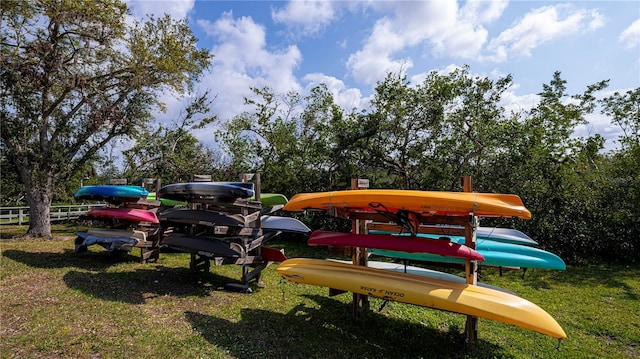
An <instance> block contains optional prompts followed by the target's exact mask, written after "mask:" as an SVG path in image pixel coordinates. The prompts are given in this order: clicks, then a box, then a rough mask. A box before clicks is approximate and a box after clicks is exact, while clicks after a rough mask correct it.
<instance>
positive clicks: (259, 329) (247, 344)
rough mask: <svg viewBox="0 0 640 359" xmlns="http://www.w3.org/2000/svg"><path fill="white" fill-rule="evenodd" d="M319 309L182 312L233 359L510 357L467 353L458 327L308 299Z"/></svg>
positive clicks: (484, 346)
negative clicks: (356, 313)
mask: <svg viewBox="0 0 640 359" xmlns="http://www.w3.org/2000/svg"><path fill="white" fill-rule="evenodd" d="M306 297H308V298H310V299H312V300H314V301H315V302H317V303H318V304H319V305H320V308H311V307H307V306H305V305H304V304H300V305H297V306H295V307H294V308H293V309H291V310H290V311H289V312H288V313H286V314H282V313H275V312H270V311H266V310H262V309H251V308H245V309H242V313H241V314H242V317H241V319H240V321H239V322H237V323H235V322H231V321H228V320H226V319H221V318H216V317H214V316H211V315H206V314H201V313H196V312H191V311H188V312H185V317H186V319H187V320H188V321H189V322H190V323H191V326H192V327H193V329H194V330H196V331H197V332H199V333H200V335H201V336H202V337H203V338H204V339H206V340H207V341H208V342H209V343H211V344H213V345H215V346H217V347H222V348H224V349H225V350H227V351H228V353H229V354H230V355H231V356H233V357H237V358H257V357H262V358H418V357H422V358H463V357H466V358H469V357H471V358H485V357H486V358H494V357H502V358H505V357H506V358H508V357H509V356H508V355H507V354H506V353H504V352H503V350H502V349H501V348H500V347H498V346H496V345H494V344H492V343H489V342H486V341H483V340H479V341H478V342H477V345H476V348H475V349H474V350H472V351H467V350H466V349H465V348H466V347H465V343H464V335H463V334H462V333H461V329H459V328H448V329H447V330H438V329H435V328H429V327H426V326H424V325H421V324H418V323H407V322H406V321H404V320H401V319H396V318H388V317H386V316H384V315H382V314H379V313H375V312H366V313H365V314H364V315H363V317H362V318H361V319H360V320H358V321H356V320H353V319H352V317H351V307H350V305H349V304H345V303H343V302H340V301H337V300H335V299H331V298H328V297H323V296H316V295H309V296H306Z"/></svg>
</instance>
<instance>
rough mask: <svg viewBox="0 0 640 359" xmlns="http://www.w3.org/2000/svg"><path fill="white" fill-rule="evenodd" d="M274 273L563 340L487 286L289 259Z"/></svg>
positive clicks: (543, 318)
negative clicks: (502, 324) (510, 326)
mask: <svg viewBox="0 0 640 359" xmlns="http://www.w3.org/2000/svg"><path fill="white" fill-rule="evenodd" d="M277 271H278V273H279V274H280V275H281V276H282V277H283V278H285V279H287V280H290V281H292V282H296V283H301V284H310V285H316V286H321V287H329V288H334V289H339V290H344V291H349V292H353V293H359V294H364V295H368V296H371V297H378V298H383V299H387V300H393V301H397V302H402V303H409V304H415V305H419V306H423V307H429V308H435V309H440V310H445V311H449V312H455V313H461V314H466V315H472V316H476V317H480V318H486V319H491V320H496V321H499V322H503V323H507V324H512V325H516V326H519V327H522V328H526V329H530V330H533V331H536V332H539V333H542V334H546V335H549V336H551V337H554V338H559V339H564V338H566V337H567V335H566V334H565V332H564V330H563V329H562V327H560V325H559V324H558V322H556V320H555V319H553V317H551V315H549V314H548V313H547V312H546V311H544V310H543V309H542V308H540V307H538V306H537V305H535V304H533V303H531V302H529V301H528V300H526V299H523V298H520V297H518V296H516V295H513V294H509V293H506V292H502V291H499V290H495V289H491V288H485V287H480V286H475V285H469V284H466V283H456V282H451V281H447V280H441V279H434V278H428V277H423V276H419V275H413V274H407V273H398V272H392V271H386V270H383V269H375V268H370V267H365V266H355V265H353V264H346V263H339V262H334V261H329V260H323V259H310V258H294V259H289V260H286V261H284V262H282V263H281V264H280V265H279V266H278V268H277Z"/></svg>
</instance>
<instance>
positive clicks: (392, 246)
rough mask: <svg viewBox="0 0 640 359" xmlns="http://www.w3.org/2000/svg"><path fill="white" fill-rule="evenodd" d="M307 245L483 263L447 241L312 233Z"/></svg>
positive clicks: (458, 245) (479, 255)
mask: <svg viewBox="0 0 640 359" xmlns="http://www.w3.org/2000/svg"><path fill="white" fill-rule="evenodd" d="M307 243H308V244H309V245H311V246H323V245H324V246H340V247H363V248H376V249H387V250H394V251H401V252H408V253H433V254H439V255H442V256H448V257H457V258H464V259H470V260H477V261H484V257H483V256H482V254H480V253H478V252H476V251H475V250H473V249H471V248H469V247H467V246H465V245H462V244H458V243H454V242H451V241H449V240H448V239H432V238H424V237H407V236H396V235H390V234H353V233H341V232H328V231H314V232H313V233H311V236H309V240H308V241H307Z"/></svg>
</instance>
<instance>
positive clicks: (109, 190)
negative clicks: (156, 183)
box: [73, 185, 149, 200]
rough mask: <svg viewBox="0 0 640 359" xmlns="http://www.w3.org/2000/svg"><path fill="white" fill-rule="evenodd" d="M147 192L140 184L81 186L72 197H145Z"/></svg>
mask: <svg viewBox="0 0 640 359" xmlns="http://www.w3.org/2000/svg"><path fill="white" fill-rule="evenodd" d="M148 195H149V192H148V191H147V190H146V189H144V188H142V187H140V186H112V185H105V186H83V187H80V188H79V189H78V190H77V191H76V193H74V194H73V197H74V198H76V199H88V200H109V199H117V198H135V199H140V198H146V197H147V196H148Z"/></svg>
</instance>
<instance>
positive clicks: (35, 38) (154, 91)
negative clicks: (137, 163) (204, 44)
mask: <svg viewBox="0 0 640 359" xmlns="http://www.w3.org/2000/svg"><path fill="white" fill-rule="evenodd" d="M0 11H1V15H2V16H1V20H0V21H1V24H2V27H1V29H2V30H1V36H2V40H1V43H0V46H1V47H0V86H1V91H0V124H1V128H0V130H1V134H2V135H1V136H2V137H1V139H2V148H3V151H5V153H4V154H5V155H6V157H8V158H10V159H12V160H13V164H14V165H15V168H16V170H17V171H18V174H19V177H20V181H21V183H22V185H23V186H24V191H25V195H26V199H27V202H28V204H29V206H30V213H29V215H30V228H29V232H28V233H29V234H30V235H37V236H46V237H49V236H50V235H51V233H50V223H49V205H50V203H51V197H52V191H53V189H54V188H55V186H56V184H57V183H60V182H64V181H66V180H68V179H69V178H70V177H71V176H73V175H74V174H75V173H77V172H78V171H80V170H82V168H83V166H84V165H85V164H86V163H87V162H89V161H91V160H93V159H94V158H95V156H96V153H97V152H98V151H99V150H100V149H101V148H103V147H104V146H105V145H106V144H108V143H109V142H111V141H112V140H114V139H116V138H121V137H127V136H131V135H134V134H136V133H138V132H139V131H140V129H142V128H144V126H145V125H146V124H147V123H148V121H149V120H150V119H151V118H152V115H153V113H154V111H157V110H162V109H163V104H162V103H161V102H160V94H161V93H162V92H163V91H173V92H174V93H176V94H178V95H179V94H181V93H184V92H185V91H189V90H191V89H192V87H193V85H194V83H195V81H196V79H197V77H198V76H199V75H200V74H201V73H202V72H203V70H204V69H205V68H206V67H207V66H208V65H209V61H210V54H209V52H208V51H206V50H204V49H198V48H197V47H196V42H197V39H196V38H195V37H194V36H193V34H192V33H191V30H190V29H189V27H188V26H187V23H186V21H184V20H177V21H175V20H173V19H171V18H170V17H169V16H164V17H161V18H154V17H150V18H149V20H148V21H146V22H144V23H140V22H135V23H134V24H133V25H132V26H129V25H127V23H126V21H125V20H126V19H125V16H126V15H127V12H128V9H127V6H126V4H125V3H124V2H122V1H119V0H97V1H96V0H62V1H60V0H35V1H14V0H5V1H2V2H0Z"/></svg>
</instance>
